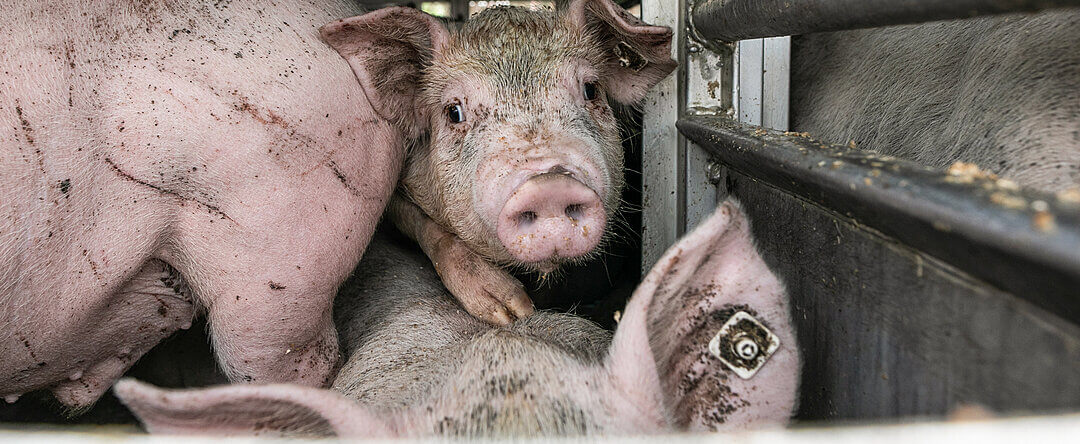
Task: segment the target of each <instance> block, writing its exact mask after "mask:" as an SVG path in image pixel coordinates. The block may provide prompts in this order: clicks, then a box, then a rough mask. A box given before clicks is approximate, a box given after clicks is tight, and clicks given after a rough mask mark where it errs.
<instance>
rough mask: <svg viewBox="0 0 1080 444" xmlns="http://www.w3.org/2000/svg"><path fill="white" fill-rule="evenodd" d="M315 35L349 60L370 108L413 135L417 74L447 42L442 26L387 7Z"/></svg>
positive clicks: (413, 12) (416, 120)
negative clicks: (319, 36) (318, 35)
mask: <svg viewBox="0 0 1080 444" xmlns="http://www.w3.org/2000/svg"><path fill="white" fill-rule="evenodd" d="M319 33H320V35H321V36H322V38H323V40H324V41H326V43H327V44H329V45H330V46H331V47H333V48H334V49H335V50H337V52H338V54H341V56H342V57H344V58H345V60H346V61H348V62H349V66H351V67H352V69H353V72H354V73H355V74H356V78H357V80H359V81H360V86H362V87H363V88H364V94H365V95H366V96H367V99H368V102H370V103H371V106H372V107H374V108H375V112H377V113H379V115H380V116H382V117H383V118H385V119H387V120H389V121H390V122H391V123H393V124H395V125H398V126H399V127H400V128H402V129H404V130H405V134H406V137H412V136H415V135H416V131H417V129H418V125H420V123H421V122H420V121H419V118H418V116H419V115H420V114H421V113H420V109H419V108H418V106H417V93H418V92H419V91H420V76H421V73H422V72H423V70H424V67H425V66H426V65H427V64H428V63H429V62H430V61H431V59H432V57H433V55H434V54H435V53H436V52H437V51H439V50H441V49H442V48H444V47H445V46H446V44H447V43H448V42H449V40H450V32H449V31H448V30H447V29H446V26H444V25H443V24H442V22H440V21H439V20H438V19H436V18H435V17H432V16H430V15H427V14H425V13H423V12H420V11H418V10H416V9H412V8H405V7H391V8H383V9H379V10H377V11H374V12H369V13H367V14H364V15H360V16H356V17H350V18H347V19H343V20H338V21H335V22H331V23H328V24H326V25H324V26H323V27H322V28H320V29H319Z"/></svg>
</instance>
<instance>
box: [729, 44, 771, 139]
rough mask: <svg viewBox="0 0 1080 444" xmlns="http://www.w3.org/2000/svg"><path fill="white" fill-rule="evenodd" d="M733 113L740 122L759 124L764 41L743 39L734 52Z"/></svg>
mask: <svg viewBox="0 0 1080 444" xmlns="http://www.w3.org/2000/svg"><path fill="white" fill-rule="evenodd" d="M735 66H737V68H736V70H735V72H736V73H738V74H737V75H738V78H737V80H736V81H735V85H736V87H735V115H736V116H738V119H739V121H740V122H743V123H748V124H750V125H758V126H761V98H762V82H763V81H764V77H763V76H762V71H764V70H765V41H763V40H762V39H753V40H744V41H741V42H739V43H738V49H737V50H736V52H735Z"/></svg>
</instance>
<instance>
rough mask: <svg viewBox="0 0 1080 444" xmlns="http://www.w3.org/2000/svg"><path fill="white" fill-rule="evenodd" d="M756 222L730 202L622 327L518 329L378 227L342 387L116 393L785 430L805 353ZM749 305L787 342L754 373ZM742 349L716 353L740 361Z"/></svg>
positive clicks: (185, 425)
mask: <svg viewBox="0 0 1080 444" xmlns="http://www.w3.org/2000/svg"><path fill="white" fill-rule="evenodd" d="M749 228H750V227H749V222H748V221H747V220H746V218H745V216H743V214H742V212H741V211H740V209H739V208H738V206H737V205H735V204H734V203H732V202H728V203H725V204H723V205H722V206H721V207H720V208H719V209H718V210H717V212H716V213H715V214H714V215H713V216H712V217H711V218H710V219H708V220H707V221H705V222H703V223H702V224H701V225H700V226H699V227H698V228H697V229H696V230H695V231H694V232H692V233H691V234H689V235H687V236H686V237H685V238H683V239H682V240H681V241H679V242H678V243H677V244H676V245H675V246H673V247H672V248H671V249H669V250H668V252H667V253H666V255H665V256H664V257H663V258H662V259H661V260H660V261H659V262H658V263H657V264H658V265H656V267H655V268H653V270H652V271H651V272H650V273H649V274H648V276H647V277H646V278H645V280H644V282H643V283H642V284H641V285H640V286H639V287H638V289H637V290H636V291H635V293H634V295H633V297H632V298H631V300H630V302H629V303H628V305H627V307H626V310H625V313H624V314H623V316H622V319H621V322H620V323H619V325H618V327H617V329H616V331H615V334H614V336H613V337H612V335H611V334H610V333H609V332H607V331H605V330H603V329H601V328H600V327H598V326H597V325H596V324H593V323H592V322H589V321H586V320H584V319H582V318H578V317H576V316H573V315H569V314H558V313H552V312H546V311H541V312H537V313H536V314H535V315H533V316H530V317H527V318H524V319H520V320H517V321H515V322H514V323H512V324H510V325H509V326H492V325H490V324H486V323H484V322H481V321H479V320H477V319H476V318H474V317H472V316H470V315H469V314H468V313H465V312H464V311H463V310H462V309H461V308H459V306H458V305H457V304H456V303H455V302H454V300H453V299H452V297H451V296H450V294H449V293H448V292H447V291H446V290H445V288H444V287H443V286H442V285H441V283H440V282H439V279H438V277H437V276H436V274H435V273H434V271H433V270H432V269H431V265H430V263H429V262H428V261H427V260H426V259H425V258H424V257H423V256H422V255H421V254H420V252H419V251H415V247H412V246H410V245H408V244H407V243H403V242H402V240H398V241H396V242H395V241H392V240H387V239H382V238H380V237H379V236H376V240H375V241H373V242H372V246H371V248H370V249H369V251H368V253H367V254H366V255H365V256H364V260H363V261H361V264H360V266H359V268H358V269H357V273H356V277H355V278H354V279H352V280H350V281H349V282H348V283H347V284H346V285H345V286H344V287H343V291H342V293H341V294H340V296H339V297H338V299H337V301H336V302H335V312H336V314H335V317H336V320H337V324H338V327H339V329H340V332H341V337H342V340H343V346H344V350H345V351H346V353H347V354H348V361H347V364H346V365H345V366H344V367H343V368H342V370H341V373H340V374H339V375H338V376H337V379H336V381H335V383H334V388H333V390H324V389H316V388H308V387H301V386H295V385H259V386H255V385H232V386H223V387H216V388H209V389H196V390H162V389H158V388H154V387H153V386H150V385H147V384H144V383H141V382H137V381H135V380H130V379H127V380H123V381H121V382H119V383H117V385H116V388H115V392H116V394H117V395H118V396H119V397H120V399H121V401H122V402H124V403H125V404H127V405H128V407H130V408H131V409H132V411H133V412H134V413H135V414H136V415H137V416H138V417H139V418H140V420H141V421H142V423H143V424H144V425H145V426H146V427H147V428H148V429H149V430H150V431H151V432H162V433H212V434H272V435H278V434H286V435H306V434H316V435H325V434H336V435H342V436H367V437H372V436H383V437H386V436H407V437H425V436H443V437H497V436H537V435H545V436H550V435H597V434H608V435H613V434H640V433H658V432H670V431H680V430H692V431H700V430H733V429H744V428H750V427H760V426H765V425H770V424H772V425H776V424H783V423H784V422H785V421H786V420H787V418H788V417H789V415H790V414H791V413H792V409H793V407H794V404H795V395H796V388H797V385H798V374H799V357H798V352H797V350H798V348H797V346H796V343H795V336H794V332H793V331H792V326H791V322H790V319H789V313H788V301H787V296H786V293H785V291H784V289H783V287H782V286H781V284H780V283H779V281H778V280H777V279H776V277H775V276H774V275H773V274H772V273H771V272H770V271H769V269H768V268H767V267H766V265H765V263H764V262H763V261H762V259H761V257H760V256H758V254H757V252H756V250H755V249H754V245H753V241H752V239H751V235H750V231H749ZM403 245H404V247H403ZM740 312H741V313H746V314H750V315H752V317H753V318H755V319H757V320H759V321H760V322H761V323H762V324H764V326H765V327H767V328H768V329H770V330H771V331H772V332H773V333H774V334H775V335H776V337H777V338H778V342H772V343H774V344H776V345H778V348H774V347H770V346H768V345H766V344H768V343H770V341H771V340H766V339H764V337H765V336H753V337H754V338H755V339H754V340H753V341H754V343H755V344H759V343H760V344H761V347H760V348H754V347H756V345H750V347H751V348H753V350H751V352H752V354H753V353H756V355H754V357H753V358H752V359H755V360H756V361H755V362H758V363H760V362H763V364H762V365H761V366H760V370H759V371H758V372H757V373H756V374H752V375H749V376H750V377H749V379H743V377H741V376H738V375H737V374H736V373H734V372H733V369H734V368H735V367H732V368H729V367H727V366H726V365H725V364H724V363H723V362H721V361H720V360H719V359H718V358H717V357H716V356H715V355H714V354H713V352H712V351H710V348H711V346H712V344H711V342H712V338H714V336H716V335H717V333H718V332H719V331H723V329H722V326H724V325H725V324H727V323H728V322H729V320H731V319H733V318H738V317H739V316H741V315H739V314H737V313H740ZM739 322H743V321H739ZM734 325H736V326H738V325H741V324H734ZM739 328H742V327H735V330H733V331H742V332H747V334H748V335H750V333H749V332H752V331H755V330H753V329H745V330H739ZM733 337H740V336H738V335H734V336H733ZM739 343H741V342H739V341H734V340H733V341H727V342H718V344H725V345H717V346H716V348H717V350H719V351H720V355H721V356H729V357H730V356H731V355H730V354H724V353H728V350H731V353H734V352H736V350H734V349H735V348H736V344H739ZM769 350H774V352H773V354H772V355H771V356H770V355H769V354H768V351H769ZM744 351H745V350H744ZM730 362H734V363H736V365H739V366H743V365H750V364H748V363H749V362H750V361H745V362H744V361H738V360H737V359H735V360H732V361H730ZM740 368H741V367H740Z"/></svg>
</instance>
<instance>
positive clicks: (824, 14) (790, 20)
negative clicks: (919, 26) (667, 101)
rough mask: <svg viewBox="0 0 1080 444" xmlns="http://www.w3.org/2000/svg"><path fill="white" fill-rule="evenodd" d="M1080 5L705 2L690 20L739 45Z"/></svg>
mask: <svg viewBox="0 0 1080 444" xmlns="http://www.w3.org/2000/svg"><path fill="white" fill-rule="evenodd" d="M1075 6H1080V0H701V1H699V2H698V3H696V4H695V6H694V10H693V13H692V17H691V19H690V21H691V24H692V25H693V28H694V31H695V32H697V33H698V34H699V35H700V36H701V37H704V38H707V39H715V40H721V41H725V42H734V41H738V40H745V39H755V38H761V37H776V36H783V35H800V34H808V33H812V32H825V31H841V30H845V29H858V28H875V27H879V26H890V25H902V24H908V23H922V22H932V21H937V20H951V19H962V18H970V17H976V16H980V15H991V14H1004V13H1010V12H1034V11H1039V10H1043V9H1049V8H1058V7H1075Z"/></svg>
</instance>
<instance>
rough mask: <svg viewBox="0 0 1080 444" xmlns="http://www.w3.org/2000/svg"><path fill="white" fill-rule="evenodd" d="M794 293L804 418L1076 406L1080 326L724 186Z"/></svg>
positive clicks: (818, 214)
mask: <svg viewBox="0 0 1080 444" xmlns="http://www.w3.org/2000/svg"><path fill="white" fill-rule="evenodd" d="M724 188H726V189H727V190H729V191H730V192H731V194H732V195H734V196H736V197H737V198H738V199H739V200H740V201H741V202H742V205H743V209H744V210H745V211H746V212H747V215H748V216H749V217H750V220H751V224H752V231H753V233H754V238H755V240H756V245H757V247H758V249H759V251H760V252H761V254H762V256H763V257H764V258H765V261H766V263H768V265H769V267H770V268H771V269H772V270H773V271H774V272H776V273H777V275H779V276H780V277H781V279H782V281H783V282H784V286H785V287H786V288H787V291H788V295H789V297H790V298H791V307H792V316H793V321H794V324H795V330H796V331H797V334H798V338H799V346H800V354H801V356H802V359H803V367H802V379H801V386H800V395H799V411H798V413H797V415H796V418H797V419H798V420H800V421H813V420H836V419H840V420H871V419H877V420H880V419H889V418H896V417H909V418H910V417H919V418H925V417H927V416H939V417H940V416H944V415H947V414H948V413H950V412H951V411H953V410H954V409H956V408H957V407H960V406H963V405H972V404H975V405H980V406H982V407H984V408H986V409H989V410H990V411H992V412H999V413H1013V414H1016V413H1024V414H1030V413H1032V412H1058V411H1067V410H1076V409H1080V327H1078V326H1077V325H1076V324H1073V323H1069V322H1067V321H1065V320H1063V319H1062V318H1061V317H1059V314H1060V313H1054V312H1050V311H1046V310H1043V309H1040V308H1038V307H1035V306H1033V305H1032V304H1029V303H1026V302H1025V301H1023V300H1020V299H1017V298H1016V297H1014V296H1013V295H1010V294H1008V293H1005V292H1003V291H1000V290H998V289H995V288H993V287H992V286H989V285H987V284H986V283H985V282H980V281H978V280H976V279H972V278H971V277H970V276H968V275H966V274H965V273H962V272H959V271H958V270H956V269H955V268H952V267H950V266H948V265H945V264H943V263H942V262H940V261H938V260H936V259H935V258H933V257H932V256H930V255H927V254H925V253H922V252H919V251H916V250H914V249H912V248H909V247H907V246H904V245H902V244H898V243H896V242H895V241H894V240H892V239H888V238H885V237H883V236H881V235H880V234H879V233H876V232H875V231H873V230H871V229H868V228H867V227H866V225H864V224H863V222H862V221H861V220H858V219H851V218H848V217H844V216H841V215H838V214H836V213H833V212H831V211H829V210H828V209H823V208H821V207H819V206H817V205H815V204H813V203H811V202H807V201H805V200H803V199H800V198H797V197H795V196H793V195H791V194H788V193H787V192H785V191H782V190H780V189H778V188H775V187H774V186H772V185H771V184H769V183H766V182H764V181H760V180H758V179H755V178H751V177H747V176H745V175H742V174H739V173H734V172H733V173H731V174H729V175H728V179H727V180H726V181H725V187H724Z"/></svg>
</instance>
